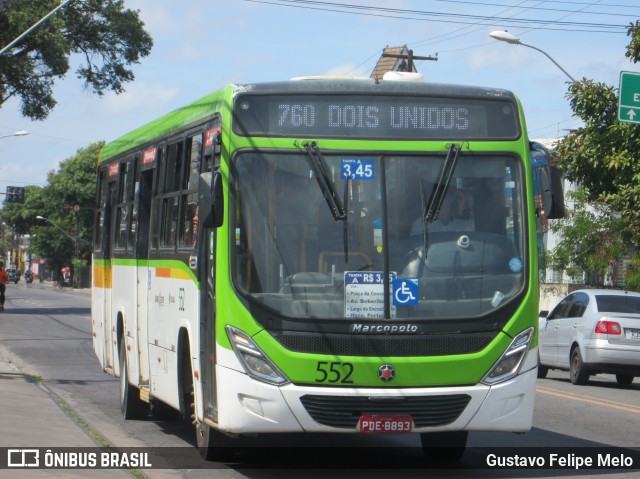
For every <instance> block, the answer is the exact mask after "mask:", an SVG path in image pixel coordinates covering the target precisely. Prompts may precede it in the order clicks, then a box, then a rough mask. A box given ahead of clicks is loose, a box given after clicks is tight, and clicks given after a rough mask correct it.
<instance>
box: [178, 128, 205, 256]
mask: <svg viewBox="0 0 640 479" xmlns="http://www.w3.org/2000/svg"><path fill="white" fill-rule="evenodd" d="M201 162H202V133H198V134H197V135H193V136H191V137H190V138H188V140H187V161H185V163H184V167H183V171H182V207H181V208H182V211H183V213H182V214H181V215H180V231H181V235H180V239H179V241H180V246H183V247H192V246H194V245H195V243H196V228H197V226H196V225H197V218H196V210H197V205H198V193H197V191H198V182H199V181H200V164H201Z"/></svg>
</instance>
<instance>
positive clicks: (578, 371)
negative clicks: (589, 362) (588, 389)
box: [569, 346, 589, 386]
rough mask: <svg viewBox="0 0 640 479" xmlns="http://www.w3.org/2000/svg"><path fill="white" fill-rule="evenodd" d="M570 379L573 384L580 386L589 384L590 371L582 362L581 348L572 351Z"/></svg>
mask: <svg viewBox="0 0 640 479" xmlns="http://www.w3.org/2000/svg"><path fill="white" fill-rule="evenodd" d="M569 378H570V379H571V384H575V385H578V386H584V385H585V384H587V383H588V382H589V370H588V369H587V368H586V366H585V365H584V363H583V362H582V355H581V354H580V348H579V347H578V346H576V347H575V348H573V351H571V364H570V365H569Z"/></svg>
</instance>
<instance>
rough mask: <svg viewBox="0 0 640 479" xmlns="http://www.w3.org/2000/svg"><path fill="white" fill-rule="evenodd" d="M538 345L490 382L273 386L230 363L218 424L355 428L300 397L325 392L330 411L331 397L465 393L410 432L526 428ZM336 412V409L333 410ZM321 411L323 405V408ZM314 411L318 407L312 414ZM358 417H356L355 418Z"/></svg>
mask: <svg viewBox="0 0 640 479" xmlns="http://www.w3.org/2000/svg"><path fill="white" fill-rule="evenodd" d="M535 358H537V354H536V351H535V350H533V351H530V352H529V354H527V360H526V361H525V364H524V365H523V368H522V371H524V372H521V373H520V374H519V375H517V376H515V377H514V378H513V379H511V380H509V381H505V382H503V383H500V384H496V385H494V386H487V385H484V384H477V385H473V386H458V387H451V386H448V387H429V388H402V389H401V388H398V389H393V388H384V389H383V388H342V387H341V388H335V387H333V388H332V387H311V386H299V385H294V384H287V385H285V386H280V387H278V386H273V385H270V384H266V383H263V382H260V381H256V380H254V379H252V378H251V377H249V376H247V375H246V374H244V373H242V372H239V371H236V370H234V369H230V368H226V367H222V366H218V367H217V369H216V371H217V376H218V411H219V415H218V418H219V421H218V427H219V429H220V430H222V431H224V432H227V433H231V434H257V433H279V432H282V433H291V432H327V433H358V432H359V427H358V425H357V423H356V424H354V425H353V426H350V427H333V426H329V425H326V424H322V423H320V422H318V421H317V420H315V419H314V417H313V416H312V414H310V413H309V411H308V410H307V408H305V406H304V404H303V401H302V400H301V398H303V397H304V396H313V397H315V398H318V397H320V399H322V398H328V399H329V402H328V403H327V404H328V406H326V407H327V411H326V412H327V413H329V414H331V413H332V409H331V399H332V398H350V399H353V398H365V399H366V400H367V401H371V403H374V404H375V403H376V401H379V402H380V403H382V402H384V400H385V399H388V398H395V399H398V400H400V401H401V400H402V398H433V397H443V399H444V400H445V402H446V396H454V395H468V396H469V398H470V399H469V402H468V403H467V404H466V407H464V408H463V409H462V410H461V412H460V414H459V415H458V416H457V418H455V419H453V420H452V421H450V422H447V423H446V424H441V425H437V426H424V427H416V426H415V425H414V429H413V432H418V433H422V432H438V431H459V430H467V431H507V432H526V431H528V430H529V429H530V428H531V425H532V421H533V404H534V397H535V384H536V378H537V370H536V367H535V366H536V365H535ZM333 412H335V411H333ZM321 414H322V411H321ZM315 416H316V418H317V417H318V415H317V413H316V414H315ZM356 422H357V421H356Z"/></svg>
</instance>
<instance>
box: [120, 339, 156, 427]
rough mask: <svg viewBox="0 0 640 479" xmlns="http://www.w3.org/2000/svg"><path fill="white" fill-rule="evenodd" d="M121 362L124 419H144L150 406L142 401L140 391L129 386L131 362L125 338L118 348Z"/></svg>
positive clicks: (121, 396) (121, 408) (121, 403)
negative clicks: (126, 352)
mask: <svg viewBox="0 0 640 479" xmlns="http://www.w3.org/2000/svg"><path fill="white" fill-rule="evenodd" d="M118 356H119V360H120V410H121V411H122V417H123V418H124V419H143V418H145V417H147V414H148V413H149V404H147V403H146V402H144V401H143V400H142V399H140V390H139V389H138V388H137V387H135V386H132V385H131V384H129V361H128V360H127V355H126V354H125V344H124V337H123V338H120V346H119V348H118Z"/></svg>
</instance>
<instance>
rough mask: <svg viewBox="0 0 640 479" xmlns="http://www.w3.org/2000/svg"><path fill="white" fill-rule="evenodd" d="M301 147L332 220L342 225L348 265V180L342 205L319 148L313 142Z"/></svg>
mask: <svg viewBox="0 0 640 479" xmlns="http://www.w3.org/2000/svg"><path fill="white" fill-rule="evenodd" d="M302 146H303V147H304V150H305V152H306V157H307V159H308V160H309V164H310V165H311V169H312V170H313V175H314V176H315V177H316V181H317V182H318V186H319V187H320V191H322V195H323V196H324V199H325V200H326V201H327V205H328V206H329V210H331V214H332V215H333V219H335V220H336V221H339V220H340V221H342V222H343V223H344V224H343V232H342V241H343V244H344V261H345V263H348V262H349V225H348V223H347V209H346V202H347V201H348V196H347V195H348V192H349V178H347V180H346V181H345V184H344V198H345V203H344V204H343V203H342V200H341V199H340V195H339V194H338V188H337V187H336V184H335V183H334V182H333V179H332V178H331V174H330V172H329V165H327V162H326V160H325V159H324V156H322V152H321V151H320V148H318V144H317V143H316V142H315V141H312V142H311V143H309V142H308V141H305V142H304V143H303V144H302Z"/></svg>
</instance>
